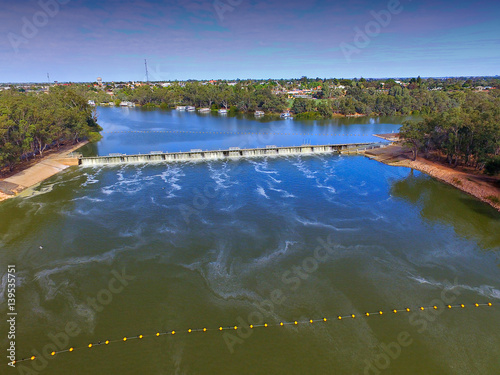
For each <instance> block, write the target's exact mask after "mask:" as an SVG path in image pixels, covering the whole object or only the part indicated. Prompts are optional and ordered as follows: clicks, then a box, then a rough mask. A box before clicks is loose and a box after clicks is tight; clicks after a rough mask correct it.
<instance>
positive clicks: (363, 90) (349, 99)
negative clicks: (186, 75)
mask: <svg viewBox="0 0 500 375" xmlns="http://www.w3.org/2000/svg"><path fill="white" fill-rule="evenodd" d="M488 84H491V85H494V86H493V87H500V81H499V80H498V79H488V80H486V79H475V80H474V81H473V80H471V79H461V80H460V79H446V80H436V79H431V78H429V79H421V78H420V77H418V78H412V79H410V80H408V82H401V81H398V82H396V81H395V80H393V79H389V80H372V81H367V80H364V79H360V80H346V79H343V80H336V79H335V80H319V79H315V80H314V79H307V78H306V77H303V78H302V79H300V80H293V81H282V80H279V81H272V80H271V81H263V82H253V81H237V82H236V83H235V84H233V85H229V84H228V82H218V83H215V84H212V83H206V82H198V81H189V82H185V83H180V82H173V83H171V85H170V86H168V87H163V86H161V85H159V84H150V85H144V86H140V87H135V88H132V87H128V86H127V85H120V87H119V88H114V89H112V88H111V87H110V86H108V87H107V88H108V89H109V90H110V91H111V90H112V91H113V94H114V95H113V99H110V95H108V94H106V92H105V91H104V90H101V89H96V88H94V87H92V88H90V89H89V90H87V94H86V95H87V98H88V99H91V100H94V101H95V102H96V103H101V102H109V101H110V100H113V101H116V103H117V104H119V102H121V101H132V102H134V103H137V104H139V105H142V106H146V107H148V106H154V107H157V106H159V107H161V108H165V109H168V108H173V107H175V106H177V105H193V106H196V107H208V108H212V109H214V110H216V109H219V108H228V109H231V111H232V112H243V113H246V112H253V111H256V110H263V111H265V112H271V113H280V112H283V111H285V110H287V109H290V110H291V111H292V112H293V113H294V114H295V115H297V116H298V118H305V119H307V118H310V119H316V118H318V119H319V118H331V117H332V116H335V115H354V114H361V115H367V116H394V115H402V116H406V115H411V114H412V115H429V114H431V113H436V112H443V111H446V110H448V109H451V108H455V107H458V106H460V105H462V104H463V102H464V100H465V97H466V94H467V93H468V92H471V91H473V89H474V87H475V85H482V86H480V87H485V86H486V85H488ZM486 87H488V86H486ZM292 89H309V90H312V91H311V92H310V94H309V95H310V98H296V99H293V98H289V95H288V91H289V90H292Z"/></svg>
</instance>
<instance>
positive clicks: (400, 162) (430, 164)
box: [364, 145, 500, 211]
mask: <svg viewBox="0 0 500 375" xmlns="http://www.w3.org/2000/svg"><path fill="white" fill-rule="evenodd" d="M364 154H365V156H367V157H369V158H371V159H374V160H377V161H379V162H382V163H384V164H387V165H391V166H395V167H407V168H412V169H416V170H419V171H421V172H423V173H425V174H428V175H429V176H431V177H434V178H436V179H438V180H440V181H442V182H445V183H447V184H449V185H452V186H454V187H456V188H457V189H460V190H462V191H463V192H465V193H467V194H470V195H472V196H474V197H476V198H477V199H479V200H481V201H483V202H485V203H488V204H489V205H490V206H492V207H493V208H495V209H496V210H497V211H500V179H499V178H495V177H488V176H485V175H480V174H476V173H470V172H467V171H463V170H458V169H454V168H450V167H448V166H446V165H443V164H440V163H438V162H434V161H431V160H428V159H424V158H422V157H418V158H417V160H412V159H411V152H407V151H405V150H404V149H403V148H402V147H401V146H399V145H390V146H388V147H385V148H381V149H375V150H367V151H365V152H364Z"/></svg>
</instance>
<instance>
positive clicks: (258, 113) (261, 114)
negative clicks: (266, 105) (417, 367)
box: [255, 111, 266, 117]
mask: <svg viewBox="0 0 500 375" xmlns="http://www.w3.org/2000/svg"><path fill="white" fill-rule="evenodd" d="M265 114H266V113H265V112H264V111H255V117H262V116H264V115H265Z"/></svg>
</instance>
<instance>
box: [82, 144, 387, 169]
mask: <svg viewBox="0 0 500 375" xmlns="http://www.w3.org/2000/svg"><path fill="white" fill-rule="evenodd" d="M386 145H387V144H386V143H344V144H331V145H302V146H288V147H277V146H266V147H263V148H245V149H240V148H239V147H231V148H229V149H227V150H211V151H203V150H191V151H186V152H160V151H157V152H151V153H149V154H137V155H126V154H110V155H108V156H93V157H80V158H79V164H80V165H82V166H89V165H103V164H132V163H160V162H177V161H192V160H220V159H237V158H249V157H267V156H290V155H311V154H332V153H335V154H343V153H348V154H349V153H357V152H359V151H364V150H367V149H373V148H380V147H385V146H386Z"/></svg>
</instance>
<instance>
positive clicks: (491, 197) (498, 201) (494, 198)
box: [486, 195, 500, 204]
mask: <svg viewBox="0 0 500 375" xmlns="http://www.w3.org/2000/svg"><path fill="white" fill-rule="evenodd" d="M486 199H488V200H489V201H490V202H492V203H495V204H500V198H498V197H497V196H496V195H488V196H487V197H486Z"/></svg>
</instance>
